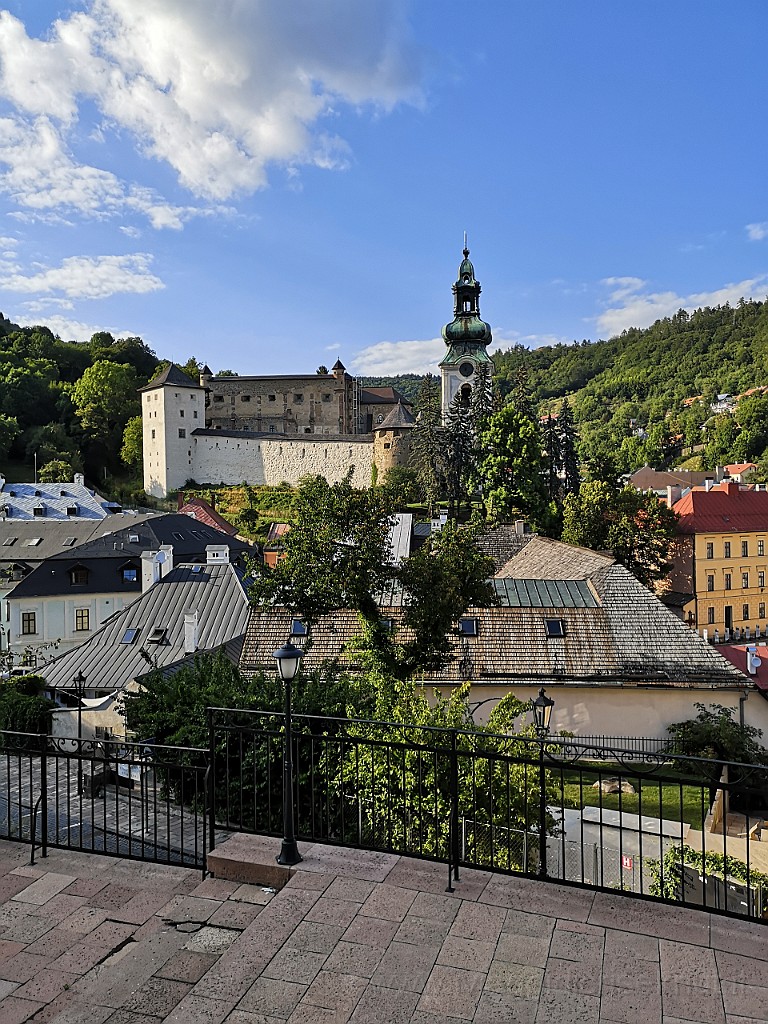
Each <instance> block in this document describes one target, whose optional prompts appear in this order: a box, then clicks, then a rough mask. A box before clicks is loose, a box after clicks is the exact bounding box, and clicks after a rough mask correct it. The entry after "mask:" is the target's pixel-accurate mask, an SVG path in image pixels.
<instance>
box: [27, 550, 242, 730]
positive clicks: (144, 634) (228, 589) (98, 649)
mask: <svg viewBox="0 0 768 1024" xmlns="http://www.w3.org/2000/svg"><path fill="white" fill-rule="evenodd" d="M161 556H164V557H161ZM144 563H145V564H144V570H145V571H144V573H143V575H142V591H141V594H140V596H139V597H138V598H137V599H136V600H135V601H134V602H133V604H131V605H129V606H128V607H126V608H123V609H122V611H120V612H118V613H117V614H115V615H113V616H112V617H111V618H109V619H107V621H106V622H104V623H103V624H102V625H101V626H100V627H99V628H98V629H96V630H95V631H94V632H93V633H92V634H91V635H90V636H89V637H88V639H87V640H86V641H85V642H84V643H82V644H80V645H79V646H78V647H74V648H72V649H71V650H69V651H67V652H66V653H64V654H62V655H60V656H59V657H57V658H55V659H54V660H53V661H52V662H50V664H48V665H45V666H44V667H43V668H42V669H40V674H41V675H42V676H43V677H44V678H45V681H46V691H47V693H48V694H49V695H50V696H51V697H53V699H55V700H56V701H57V703H60V704H64V705H68V706H70V707H76V706H77V697H76V695H75V692H74V688H73V679H74V678H75V677H76V676H78V675H79V673H82V674H83V676H85V680H86V682H85V684H84V687H85V700H86V704H84V710H83V712H82V722H83V735H84V736H85V737H94V736H97V735H98V736H104V735H106V734H108V733H112V734H114V735H117V736H122V735H124V733H125V722H124V720H123V718H122V717H121V715H120V709H121V705H122V701H123V700H124V699H125V694H130V693H131V692H135V691H136V690H137V689H138V688H139V687H140V686H141V679H142V677H143V676H144V675H146V674H147V673H148V672H151V671H153V670H154V669H160V670H170V669H171V668H173V667H174V666H176V665H178V664H179V663H181V662H183V661H184V660H185V659H187V658H190V657H192V656H194V655H195V654H196V653H199V652H202V651H213V650H217V649H219V648H222V647H224V648H226V649H227V652H228V654H229V655H230V656H231V657H232V659H233V660H237V658H238V656H239V651H240V645H241V644H242V639H243V636H244V634H245V630H246V626H247V622H248V598H247V595H246V591H245V585H244V573H243V570H242V569H241V568H239V567H238V566H236V565H233V564H232V563H231V562H230V561H229V549H228V548H227V546H226V545H225V544H219V545H209V546H208V548H207V550H206V559H205V561H203V562H184V563H182V564H178V565H174V562H173V551H172V550H167V551H161V552H148V553H146V555H145V558H144ZM88 701H91V702H93V703H91V704H88V703H87V702H88ZM74 717H75V716H74V715H73V716H72V717H71V718H70V720H69V721H67V720H66V718H67V716H62V715H57V716H56V718H55V723H54V724H55V726H56V728H57V729H58V730H59V731H60V733H62V734H66V735H75V730H76V724H75V723H74V721H73V719H74ZM97 729H98V730H99V733H98V734H97V733H96V730H97Z"/></svg>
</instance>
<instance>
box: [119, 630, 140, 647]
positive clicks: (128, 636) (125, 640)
mask: <svg viewBox="0 0 768 1024" xmlns="http://www.w3.org/2000/svg"><path fill="white" fill-rule="evenodd" d="M140 632H141V629H140V628H135V627H133V626H131V628H130V629H126V631H125V632H124V633H123V635H122V637H121V638H120V643H121V644H132V643H133V641H134V640H135V639H136V637H137V636H138V635H139V633H140Z"/></svg>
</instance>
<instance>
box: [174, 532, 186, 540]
mask: <svg viewBox="0 0 768 1024" xmlns="http://www.w3.org/2000/svg"><path fill="white" fill-rule="evenodd" d="M173 536H174V537H175V538H176V540H184V534H183V533H174V535H173Z"/></svg>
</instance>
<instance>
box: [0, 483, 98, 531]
mask: <svg viewBox="0 0 768 1024" xmlns="http://www.w3.org/2000/svg"><path fill="white" fill-rule="evenodd" d="M38 507H39V508H40V509H42V510H43V511H44V513H45V514H44V515H35V512H34V510H35V508H38ZM111 507H114V506H111V504H110V503H109V502H107V501H106V500H105V499H104V498H102V497H101V495H100V494H97V493H96V492H95V491H91V490H90V489H89V488H88V487H85V486H84V485H83V484H75V483H70V482H68V481H66V482H64V483H58V484H12V483H8V481H6V482H5V483H3V485H2V487H0V519H5V520H10V521H12V522H17V521H21V522H29V521H30V520H34V522H36V523H39V524H40V527H41V529H45V527H46V526H47V525H48V523H50V522H56V521H61V520H64V521H65V522H69V523H75V522H77V521H78V520H81V519H83V520H86V521H87V520H90V521H92V522H94V521H97V520H101V519H105V518H106V517H107V516H108V515H110V508H111ZM67 509H76V510H77V511H75V512H74V513H73V514H71V515H70V514H68V512H67Z"/></svg>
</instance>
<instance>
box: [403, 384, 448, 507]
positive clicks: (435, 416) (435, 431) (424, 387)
mask: <svg viewBox="0 0 768 1024" xmlns="http://www.w3.org/2000/svg"><path fill="white" fill-rule="evenodd" d="M416 406H417V409H418V416H417V417H416V425H415V426H414V427H413V429H412V430H411V449H410V463H411V467H412V468H413V470H414V472H415V473H416V479H417V480H418V482H419V488H420V489H421V495H422V498H423V500H424V501H425V502H426V503H427V506H428V509H429V514H430V515H433V513H434V508H435V505H436V504H437V501H438V500H439V498H440V496H441V495H442V494H444V493H445V490H446V474H447V467H448V461H449V453H448V447H447V440H446V432H445V429H444V427H443V425H442V422H441V407H440V391H439V388H438V385H437V381H436V378H435V377H433V376H432V374H431V373H428V374H427V375H426V376H425V377H424V380H423V381H422V384H421V387H420V388H419V394H418V398H417V400H416Z"/></svg>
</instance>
